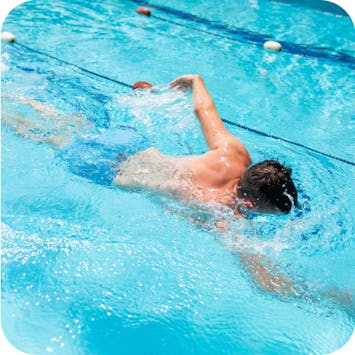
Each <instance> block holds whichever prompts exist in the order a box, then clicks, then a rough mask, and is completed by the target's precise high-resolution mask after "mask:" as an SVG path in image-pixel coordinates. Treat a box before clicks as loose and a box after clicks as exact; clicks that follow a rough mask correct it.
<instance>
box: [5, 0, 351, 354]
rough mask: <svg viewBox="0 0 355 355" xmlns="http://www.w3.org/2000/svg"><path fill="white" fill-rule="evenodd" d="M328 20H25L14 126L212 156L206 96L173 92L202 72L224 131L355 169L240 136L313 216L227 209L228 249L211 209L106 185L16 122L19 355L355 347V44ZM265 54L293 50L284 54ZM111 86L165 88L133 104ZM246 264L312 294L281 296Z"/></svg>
mask: <svg viewBox="0 0 355 355" xmlns="http://www.w3.org/2000/svg"><path fill="white" fill-rule="evenodd" d="M314 3H315V2H313V5H312V6H311V7H307V6H306V5H307V2H302V6H300V5H297V4H296V3H293V2H291V1H268V0H256V1H247V0H241V1H234V2H231V1H220V2H218V5H216V2H215V1H212V0H208V1H203V2H202V1H186V0H185V1H175V0H168V1H160V0H151V3H148V2H144V1H132V0H120V1H118V0H117V1H110V0H104V1H101V2H100V3H97V2H90V1H85V0H71V1H64V0H63V1H57V0H55V1H51V2H48V1H43V0H42V1H37V0H36V1H29V2H26V3H23V4H21V5H20V6H18V7H17V8H16V9H14V10H13V11H12V12H11V14H10V15H9V16H8V17H7V19H6V21H5V23H4V26H3V29H2V31H9V32H12V33H14V34H16V37H17V41H18V44H5V43H2V54H1V55H2V62H1V74H2V95H3V98H2V104H3V105H2V110H3V111H2V114H4V113H5V108H6V109H7V110H9V111H10V112H19V113H22V114H24V115H26V116H28V117H30V118H31V119H33V120H37V119H38V116H36V114H35V113H34V112H33V111H31V110H30V109H29V108H28V107H26V106H25V105H23V104H21V103H16V102H14V101H13V100H12V99H9V96H21V97H23V96H24V97H30V98H36V99H37V100H40V101H41V102H45V103H48V104H50V105H52V106H53V107H55V108H56V109H58V110H60V111H62V112H64V113H65V115H68V116H71V115H72V116H74V115H77V114H81V115H82V116H83V117H84V120H85V122H87V123H89V124H92V125H94V126H95V127H96V128H102V129H108V130H114V129H116V128H117V127H120V126H122V125H126V126H129V127H133V128H134V129H136V130H137V131H138V132H139V133H140V134H141V135H143V136H144V137H145V138H146V139H147V140H148V141H149V142H150V144H151V145H153V146H155V147H157V148H158V149H160V150H161V151H162V152H164V153H166V154H170V155H174V156H177V155H187V154H200V153H202V152H204V151H205V150H206V149H207V147H206V144H205V142H204V140H203V136H202V134H201V131H200V128H199V124H198V121H197V119H196V118H195V117H194V114H193V109H192V104H191V95H189V94H184V93H181V92H172V91H170V90H168V89H167V83H168V82H170V81H171V80H173V79H174V78H175V77H177V76H179V75H181V74H184V73H199V74H200V75H201V76H203V78H204V80H205V83H206V85H207V87H208V88H209V90H210V92H211V94H212V95H213V97H214V99H215V102H216V105H217V107H218V110H219V112H220V114H221V116H222V117H223V118H224V119H227V120H229V121H231V122H232V123H233V122H234V123H238V124H241V125H243V126H247V127H249V128H252V129H256V130H258V131H261V132H264V133H267V134H268V135H273V136H278V137H282V138H284V139H287V140H290V141H293V142H297V143H299V144H302V145H304V146H307V147H310V148H313V149H316V150H318V151H320V152H323V153H325V154H327V155H332V156H335V157H338V158H341V159H342V160H346V161H347V162H344V161H339V160H337V159H333V158H330V157H329V156H327V155H324V154H319V153H317V152H314V151H312V150H308V149H306V148H304V147H301V146H295V145H293V144H290V143H287V142H285V141H280V140H276V139H274V138H270V137H267V136H262V135H260V134H256V133H255V132H252V131H250V130H247V129H242V128H240V127H238V126H236V125H233V124H226V126H227V128H228V129H229V130H230V131H231V132H232V133H233V134H235V135H236V136H237V137H239V138H240V139H241V140H242V141H243V142H244V143H245V145H246V147H247V148H248V150H249V152H250V153H251V155H252V157H253V161H254V162H257V161H259V160H263V159H273V158H277V159H279V160H280V161H281V162H285V163H286V164H287V165H288V166H289V167H291V168H292V170H293V176H294V180H295V183H296V185H297V188H298V191H299V196H300V203H301V205H302V208H301V209H300V210H295V211H292V213H291V215H289V216H282V217H280V216H267V215H260V216H257V217H256V218H254V219H252V220H244V219H243V220H235V219H232V218H231V217H230V216H229V214H228V212H227V211H224V212H220V213H221V214H222V215H223V218H225V219H228V220H229V226H228V230H227V231H226V232H221V231H220V230H219V229H218V228H216V227H215V219H214V218H213V216H211V211H210V209H208V208H206V210H198V211H194V210H193V209H192V208H191V206H186V205H184V204H182V203H179V202H177V201H174V200H170V199H168V198H165V197H162V196H159V195H156V194H152V193H148V192H145V191H128V190H124V189H120V188H109V187H107V186H102V185H98V184H94V183H93V182H92V181H89V180H87V179H85V178H83V177H81V176H78V175H75V174H72V173H71V172H70V171H69V170H68V168H67V166H66V164H65V161H63V160H62V159H60V158H58V154H57V152H56V151H55V150H54V149H53V148H51V147H50V146H48V145H45V144H38V143H35V142H33V141H31V140H30V139H26V138H24V137H20V136H18V135H16V134H14V132H13V131H11V130H10V129H9V128H8V127H7V126H6V125H5V124H4V125H3V126H2V166H1V171H2V205H1V208H2V225H1V229H2V230H1V235H2V248H1V255H2V259H1V262H2V264H1V267H2V268H1V272H2V275H1V277H2V278H1V281H2V283H1V291H2V299H1V302H2V328H3V330H4V332H5V334H6V336H7V338H8V339H9V341H10V342H11V343H12V344H13V345H14V346H15V347H17V348H19V349H21V350H22V351H25V352H27V353H31V354H44V353H48V352H53V353H58V354H116V353H120V354H167V353H168V354H216V353H218V354H219V353H226V354H245V353H262V354H283V353H285V354H286V353H287V354H290V353H295V354H305V353H307V354H308V353H312V354H325V353H329V352H332V351H335V350H337V349H339V348H340V347H341V346H342V345H344V344H345V343H346V341H347V340H348V339H349V337H350V336H351V334H352V332H353V329H354V323H355V321H354V308H355V307H354V304H355V301H354V299H355V289H354V276H353V272H351V271H352V270H354V266H355V265H354V258H353V255H354V251H355V248H354V206H355V203H354V202H355V201H354V197H353V196H354V195H353V193H352V190H353V180H354V164H353V163H352V162H353V151H354V142H353V139H352V138H353V136H354V120H353V117H354V107H355V105H354V98H353V96H352V95H351V93H353V92H354V83H355V80H354V79H355V78H354V67H355V62H354V57H355V42H354V36H353V31H354V28H353V25H352V23H351V20H350V18H349V17H347V16H346V15H345V14H343V13H342V12H341V11H338V12H335V13H334V12H332V11H323V10H322V8H317V6H314ZM316 3H317V2H316ZM139 5H144V6H148V7H150V8H151V9H152V16H150V17H145V16H141V15H138V14H137V13H136V12H135V10H136V8H137V6H139ZM320 29H321V31H320ZM264 38H271V39H275V40H279V41H281V42H282V43H284V45H285V50H284V51H282V52H280V53H272V52H268V51H265V50H264V49H263V48H262V40H263V39H264ZM22 45H25V46H28V47H30V48H26V47H24V46H22ZM287 48H289V50H287ZM31 49H33V50H35V51H40V52H44V53H47V54H49V55H50V57H48V56H45V55H42V54H40V53H38V52H35V51H33V50H31ZM55 58H59V59H60V60H62V61H59V60H57V59H55ZM63 61H65V62H66V64H65V63H64V62H63ZM68 63H72V64H74V65H75V66H71V65H69V64H68ZM79 67H80V68H85V69H87V70H89V71H90V72H91V73H88V72H87V71H86V72H85V71H83V70H81V69H80V68H79ZM92 72H94V73H98V74H101V75H102V76H105V77H107V78H112V79H113V80H118V81H121V82H123V83H128V84H133V83H134V82H135V81H138V80H144V81H148V82H151V83H152V84H154V85H155V86H156V87H157V88H156V90H155V91H145V92H133V91H132V90H131V89H130V88H129V87H127V86H125V85H120V84H118V83H117V82H115V81H111V80H107V78H106V79H105V78H104V77H102V76H97V75H94V74H92ZM245 252H248V253H252V254H255V255H262V256H265V257H267V258H268V259H270V260H272V263H273V264H274V265H275V266H276V267H277V268H278V269H279V270H282V273H283V274H284V275H288V276H289V277H291V278H292V279H294V280H295V282H297V283H301V284H302V285H305V286H306V288H307V289H308V290H312V291H309V292H308V293H307V294H306V295H305V297H299V298H297V297H291V298H285V297H282V296H278V295H274V294H272V293H269V292H267V291H266V290H263V289H262V288H261V287H260V286H258V283H257V281H256V279H255V277H254V276H253V275H251V274H250V273H248V272H247V271H246V270H245V268H244V267H243V263H242V261H241V259H240V254H243V253H245ZM334 294H336V295H338V297H334Z"/></svg>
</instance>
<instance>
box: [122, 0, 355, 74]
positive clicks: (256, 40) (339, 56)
mask: <svg viewBox="0 0 355 355" xmlns="http://www.w3.org/2000/svg"><path fill="white" fill-rule="evenodd" d="M127 1H130V2H133V3H136V4H137V5H142V6H147V7H150V8H153V9H156V10H159V11H161V12H164V13H166V14H169V15H173V16H176V17H178V18H181V19H183V20H189V21H193V22H195V23H200V24H203V25H205V26H207V28H208V29H209V30H217V31H219V32H223V33H224V34H220V33H215V32H210V31H207V30H203V29H199V28H196V27H193V26H190V25H187V24H184V23H178V22H175V21H173V20H170V19H166V18H163V17H160V16H157V15H150V17H152V18H156V19H159V20H161V21H165V22H168V23H171V24H175V25H178V26H181V27H186V28H189V29H192V30H195V31H198V32H202V33H206V34H209V35H212V36H215V37H220V38H225V39H228V40H232V41H237V42H243V43H247V44H251V45H254V46H257V47H261V48H263V45H264V43H265V42H266V41H269V40H277V39H274V38H273V37H272V36H270V35H266V34H262V33H258V32H252V31H248V30H246V29H244V28H239V27H234V28H233V27H231V26H229V25H225V24H221V23H216V22H214V21H211V20H209V19H206V18H203V17H199V16H196V15H192V14H189V13H187V12H184V11H180V10H175V9H172V8H170V7H167V6H162V5H155V4H151V3H150V2H147V1H143V0H127ZM226 34H227V35H226ZM228 35H229V36H228ZM278 42H279V43H281V45H282V51H283V52H286V53H290V54H295V55H298V56H302V57H310V58H317V59H322V60H328V61H331V62H333V63H336V64H346V65H348V66H350V68H352V69H354V68H355V57H353V56H351V55H349V54H346V53H344V52H340V51H336V50H335V49H332V48H324V47H311V46H306V45H302V44H297V43H292V42H287V41H278Z"/></svg>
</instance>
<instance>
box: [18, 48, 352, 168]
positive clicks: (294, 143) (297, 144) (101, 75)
mask: <svg viewBox="0 0 355 355" xmlns="http://www.w3.org/2000/svg"><path fill="white" fill-rule="evenodd" d="M12 45H16V46H19V47H22V48H24V49H26V50H27V51H31V52H33V53H36V54H40V55H42V56H45V57H47V58H51V59H54V60H56V61H58V63H61V64H64V65H67V66H71V67H73V68H76V69H79V70H80V71H82V72H83V73H85V74H90V75H93V76H97V77H100V78H102V79H105V80H109V81H111V82H114V83H116V84H119V85H121V86H124V87H127V88H133V85H131V84H127V83H125V82H123V81H121V80H117V79H113V78H111V77H109V76H107V75H103V74H100V73H97V72H94V71H92V70H89V69H86V68H83V67H81V66H79V65H77V64H74V63H71V62H68V61H66V60H63V59H60V58H58V57H55V56H53V55H50V54H47V53H45V52H42V51H39V50H37V49H33V48H31V47H29V46H27V45H24V44H22V43H19V42H14V43H12ZM222 121H223V122H225V123H227V124H230V125H232V126H235V127H239V128H241V129H244V130H246V131H249V132H253V133H255V134H258V135H260V136H264V137H268V138H272V139H275V140H279V141H282V142H286V143H288V144H291V145H294V146H297V147H301V148H304V149H306V150H309V151H311V152H314V153H317V154H320V155H323V156H325V157H327V158H330V159H333V160H337V161H340V162H342V163H345V164H348V165H351V166H355V163H354V162H352V161H350V160H347V159H343V158H340V157H337V156H335V155H333V154H329V153H325V152H322V151H320V150H317V149H314V148H312V147H308V146H306V145H304V144H302V143H298V142H294V141H292V140H290V139H286V138H282V137H278V136H275V135H273V134H269V133H265V132H262V131H259V130H257V129H255V128H251V127H248V126H245V125H242V124H239V123H236V122H234V121H230V120H227V119H225V118H222Z"/></svg>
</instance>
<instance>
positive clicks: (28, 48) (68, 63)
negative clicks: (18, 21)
mask: <svg viewBox="0 0 355 355" xmlns="http://www.w3.org/2000/svg"><path fill="white" fill-rule="evenodd" d="M12 45H17V46H20V47H23V48H25V49H27V50H29V51H31V52H34V53H37V54H40V55H43V56H46V57H48V58H51V59H54V60H56V61H58V62H59V63H61V64H65V65H68V66H71V67H74V68H76V69H79V70H81V71H82V72H84V73H87V74H91V75H94V76H98V77H100V78H102V79H106V80H109V81H112V82H114V83H116V84H119V85H122V86H126V87H128V88H131V89H132V88H133V86H132V85H130V84H127V83H125V82H123V81H120V80H117V79H113V78H110V77H109V76H106V75H104V74H100V73H97V72H94V71H92V70H89V69H86V68H83V67H80V66H79V65H77V64H74V63H70V62H67V61H66V60H63V59H60V58H58V57H55V56H53V55H50V54H48V53H45V52H41V51H39V50H37V49H33V48H31V47H28V46H26V45H25V44H22V43H19V42H18V41H16V42H14V43H12Z"/></svg>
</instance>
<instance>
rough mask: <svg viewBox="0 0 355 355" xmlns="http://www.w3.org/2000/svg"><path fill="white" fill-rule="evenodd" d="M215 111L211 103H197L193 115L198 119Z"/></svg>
mask: <svg viewBox="0 0 355 355" xmlns="http://www.w3.org/2000/svg"><path fill="white" fill-rule="evenodd" d="M212 111H215V105H214V102H213V101H210V102H199V103H196V104H195V106H194V112H195V115H196V116H198V117H200V116H202V115H205V114H206V113H207V114H208V112H212Z"/></svg>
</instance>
